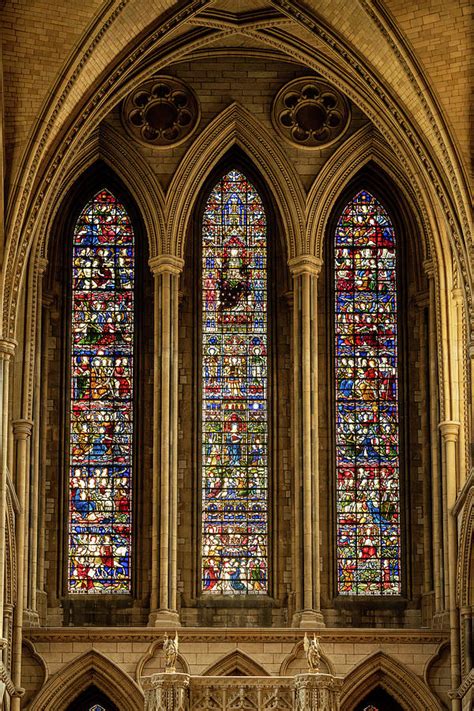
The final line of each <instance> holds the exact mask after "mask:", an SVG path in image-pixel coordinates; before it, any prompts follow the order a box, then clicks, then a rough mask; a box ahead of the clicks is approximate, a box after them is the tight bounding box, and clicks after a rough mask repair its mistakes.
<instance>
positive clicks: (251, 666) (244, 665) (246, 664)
mask: <svg viewBox="0 0 474 711" xmlns="http://www.w3.org/2000/svg"><path fill="white" fill-rule="evenodd" d="M202 676H269V673H268V672H267V670H266V669H265V668H264V667H263V666H262V665H261V664H259V663H258V662H256V661H255V659H253V658H252V657H251V656H250V655H249V654H247V653H246V652H244V651H242V650H241V649H235V650H234V651H232V652H229V654H225V655H223V656H222V657H221V658H220V659H218V660H217V661H216V662H213V663H212V664H210V665H209V666H208V667H206V669H205V670H204V671H203V672H202Z"/></svg>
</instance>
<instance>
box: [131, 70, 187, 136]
mask: <svg viewBox="0 0 474 711" xmlns="http://www.w3.org/2000/svg"><path fill="white" fill-rule="evenodd" d="M122 120H123V123H124V125H125V127H126V129H127V131H128V133H129V134H130V135H131V136H132V137H133V138H136V139H137V140H139V141H141V142H143V143H146V144H151V145H153V146H158V147H160V148H165V147H166V146H176V145H177V144H178V143H181V142H182V141H184V140H185V139H186V138H188V136H190V134H191V133H192V132H193V131H194V129H195V128H196V126H197V123H198V120H199V104H198V100H197V98H196V95H195V94H194V92H193V91H192V90H191V89H190V88H189V87H188V86H186V84H184V83H183V82H182V81H180V80H179V79H175V78H174V77H165V76H158V77H154V78H153V79H149V80H148V81H146V82H144V83H143V84H141V85H140V86H139V87H138V88H137V89H135V91H133V92H132V93H131V94H129V95H128V97H127V98H126V99H125V101H124V103H123V107H122Z"/></svg>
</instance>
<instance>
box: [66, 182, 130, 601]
mask: <svg viewBox="0 0 474 711" xmlns="http://www.w3.org/2000/svg"><path fill="white" fill-rule="evenodd" d="M133 343H134V234H133V229H132V225H131V222H130V218H129V216H128V215H127V212H126V210H125V208H124V206H123V205H122V204H120V202H119V201H118V200H117V199H116V198H115V197H114V195H112V194H111V193H110V192H108V191H106V190H102V191H101V192H99V193H97V195H96V196H95V197H94V198H93V199H92V200H91V201H90V202H89V203H88V204H87V205H86V207H85V208H84V210H83V211H82V213H81V215H80V217H79V219H78V221H77V224H76V227H75V230H74V240H73V250H72V319H71V374H72V377H71V412H70V432H71V434H70V471H69V484H70V487H69V490H70V505H69V592H70V593H129V592H130V554H131V539H130V528H131V498H132V490H131V475H132V437H133Z"/></svg>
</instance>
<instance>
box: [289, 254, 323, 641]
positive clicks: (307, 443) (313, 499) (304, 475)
mask: <svg viewBox="0 0 474 711" xmlns="http://www.w3.org/2000/svg"><path fill="white" fill-rule="evenodd" d="M321 265H322V262H321V260H320V259H317V258H316V257H313V256H312V255H309V254H308V255H301V256H299V257H295V258H294V259H291V260H290V261H289V268H290V271H291V274H292V276H293V348H292V351H293V397H294V410H293V425H292V430H293V448H294V449H293V462H294V492H295V507H294V511H295V518H294V541H295V542H294V552H293V557H294V586H295V604H296V613H295V616H294V620H293V624H294V625H295V626H300V627H311V628H314V627H322V626H324V620H323V616H322V614H321V607H320V530H319V529H320V521H319V431H318V397H317V394H318V275H319V272H320V270H321Z"/></svg>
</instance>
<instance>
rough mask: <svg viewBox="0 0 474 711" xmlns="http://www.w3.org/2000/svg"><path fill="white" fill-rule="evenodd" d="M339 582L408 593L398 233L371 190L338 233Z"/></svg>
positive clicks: (366, 590)
mask: <svg viewBox="0 0 474 711" xmlns="http://www.w3.org/2000/svg"><path fill="white" fill-rule="evenodd" d="M335 339H336V342H335V349H336V355H335V365H336V467H337V558H338V590H339V593H340V594H343V595H350V594H352V595H354V594H359V595H397V594H400V570H399V568H400V523H399V514H400V512H399V509H400V504H399V415H398V361H397V359H398V354H397V277H396V244H395V233H394V230H393V227H392V224H391V222H390V219H389V217H388V215H387V213H386V211H385V210H384V208H383V207H382V205H381V204H380V203H379V202H378V201H377V200H376V199H375V198H374V197H373V196H372V195H370V193H368V192H365V191H361V192H359V193H358V194H357V195H356V196H355V197H354V199H353V200H352V201H351V202H350V203H349V204H348V205H347V206H346V207H345V209H344V211H343V213H342V216H341V218H340V220H339V222H338V225H337V228H336V239H335Z"/></svg>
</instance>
